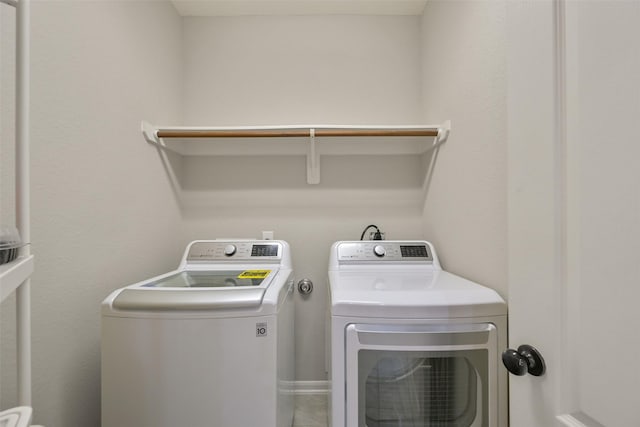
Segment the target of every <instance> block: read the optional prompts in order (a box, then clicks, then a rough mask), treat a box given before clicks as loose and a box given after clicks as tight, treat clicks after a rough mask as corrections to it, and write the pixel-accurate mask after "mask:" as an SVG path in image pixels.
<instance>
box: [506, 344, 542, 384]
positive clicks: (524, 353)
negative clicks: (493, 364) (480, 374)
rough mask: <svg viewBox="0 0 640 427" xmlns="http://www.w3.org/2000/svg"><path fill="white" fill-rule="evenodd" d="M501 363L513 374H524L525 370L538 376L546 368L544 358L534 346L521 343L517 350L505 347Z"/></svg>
mask: <svg viewBox="0 0 640 427" xmlns="http://www.w3.org/2000/svg"><path fill="white" fill-rule="evenodd" d="M502 363H503V364H504V366H505V368H507V370H508V371H509V372H511V373H512V374H513V375H518V376H520V375H525V374H526V373H527V372H528V373H530V374H531V375H534V376H536V377H539V376H540V375H543V374H544V372H545V371H546V370H547V367H546V365H545V363H544V358H543V357H542V355H541V354H540V352H539V351H538V350H536V349H535V348H534V347H532V346H530V345H527V344H523V345H521V346H520V347H518V350H517V351H516V350H512V349H510V348H509V349H507V350H505V351H504V353H502Z"/></svg>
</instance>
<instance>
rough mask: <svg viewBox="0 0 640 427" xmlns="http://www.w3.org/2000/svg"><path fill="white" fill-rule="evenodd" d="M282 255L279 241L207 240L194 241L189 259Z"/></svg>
mask: <svg viewBox="0 0 640 427" xmlns="http://www.w3.org/2000/svg"><path fill="white" fill-rule="evenodd" d="M281 257H282V245H281V244H280V243H278V242H268V241H260V242H247V241H233V242H230V241H207V242H194V243H193V244H192V245H191V246H190V247H189V252H188V254H187V261H189V262H201V261H251V262H255V261H261V260H263V261H270V260H279V259H280V258H281Z"/></svg>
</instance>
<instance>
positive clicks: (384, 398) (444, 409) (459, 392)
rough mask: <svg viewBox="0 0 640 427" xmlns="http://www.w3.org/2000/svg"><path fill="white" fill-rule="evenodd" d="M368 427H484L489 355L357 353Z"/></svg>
mask: <svg viewBox="0 0 640 427" xmlns="http://www.w3.org/2000/svg"><path fill="white" fill-rule="evenodd" d="M358 358H359V361H358V366H359V371H360V372H359V376H360V378H361V381H364V382H365V386H364V388H363V390H364V393H361V394H360V396H359V399H360V400H361V402H359V406H360V407H364V417H363V418H364V420H365V421H366V426H368V427H391V426H410V427H470V426H481V425H483V411H482V407H483V396H485V397H484V399H486V395H487V393H486V389H485V391H484V392H483V387H485V388H486V384H487V382H486V376H487V369H486V367H487V352H486V351H483V350H470V351H465V352H438V353H435V352H429V353H428V354H427V353H424V352H405V353H401V354H398V352H396V351H393V352H391V351H376V350H363V351H360V352H359V355H358Z"/></svg>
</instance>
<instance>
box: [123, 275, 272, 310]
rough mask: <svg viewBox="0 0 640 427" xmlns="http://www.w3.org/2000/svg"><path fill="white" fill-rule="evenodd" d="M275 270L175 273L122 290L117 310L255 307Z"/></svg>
mask: <svg viewBox="0 0 640 427" xmlns="http://www.w3.org/2000/svg"><path fill="white" fill-rule="evenodd" d="M276 273H277V269H250V270H233V271H230V270H206V271H202V270H200V271H188V270H183V271H178V272H176V273H174V274H170V275H165V276H161V277H159V278H156V279H151V280H149V281H146V282H142V283H140V284H138V285H133V286H129V287H127V288H124V289H123V290H122V291H121V292H120V293H119V294H118V296H117V297H116V298H115V299H114V301H113V307H114V308H116V309H119V310H164V311H166V310H209V309H216V308H239V307H256V306H259V305H260V304H261V303H262V299H263V297H264V294H265V291H266V289H267V287H268V285H269V283H271V281H272V279H273V277H274V276H275V274H276Z"/></svg>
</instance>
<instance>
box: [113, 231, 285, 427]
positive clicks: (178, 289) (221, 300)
mask: <svg viewBox="0 0 640 427" xmlns="http://www.w3.org/2000/svg"><path fill="white" fill-rule="evenodd" d="M293 321H294V305H293V272H292V267H291V253H290V250H289V245H288V244H287V243H286V242H283V241H275V240H268V241H220V240H213V241H196V242H192V243H191V244H189V245H188V247H187V249H186V251H185V254H184V257H183V259H182V262H181V263H180V266H179V268H178V269H177V270H175V271H172V272H170V273H167V274H164V275H161V276H158V277H154V278H152V279H149V280H145V281H143V282H140V283H137V284H134V285H131V286H127V287H125V288H122V289H118V290H116V291H115V292H113V293H112V294H111V295H109V296H108V297H107V298H106V299H105V300H104V302H103V303H102V427H178V426H184V427H205V426H215V427H235V426H237V427H253V426H265V427H289V426H291V423H292V419H293V392H292V384H293V380H294V366H295V361H294V343H293V339H294V326H293V325H294V324H293Z"/></svg>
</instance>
